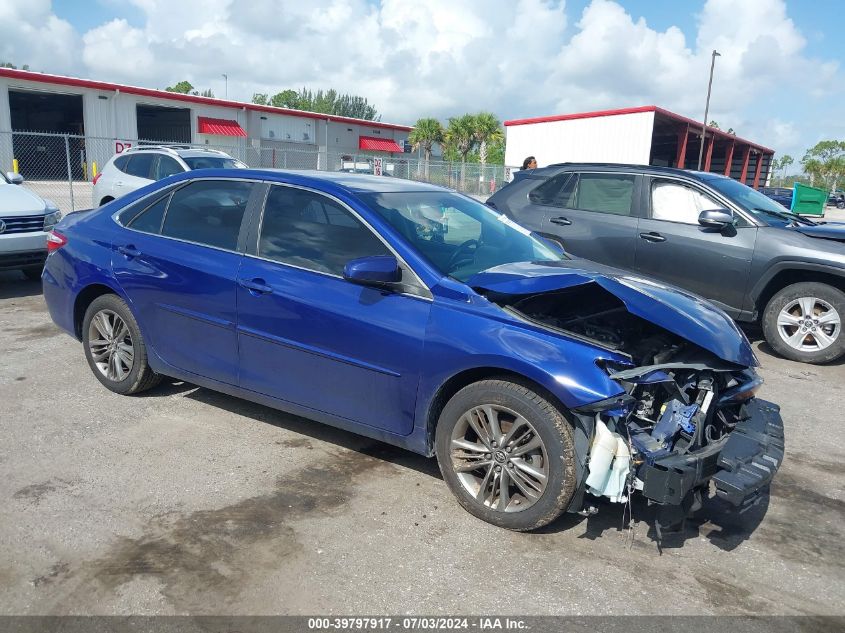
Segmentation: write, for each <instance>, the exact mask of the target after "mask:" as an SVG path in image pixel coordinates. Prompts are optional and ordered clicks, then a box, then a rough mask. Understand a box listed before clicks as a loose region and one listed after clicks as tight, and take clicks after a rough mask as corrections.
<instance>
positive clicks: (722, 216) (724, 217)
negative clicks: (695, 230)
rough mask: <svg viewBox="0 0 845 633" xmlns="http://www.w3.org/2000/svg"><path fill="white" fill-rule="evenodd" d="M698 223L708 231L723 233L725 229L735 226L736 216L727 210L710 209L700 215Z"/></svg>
mask: <svg viewBox="0 0 845 633" xmlns="http://www.w3.org/2000/svg"><path fill="white" fill-rule="evenodd" d="M698 223H699V224H700V225H701V226H704V227H707V228H708V229H718V230H720V231H721V230H722V229H724V228H725V227H728V226H733V223H734V214H733V213H731V212H730V211H728V210H727V209H708V210H706V211H702V212H701V213H700V214H699V216H698Z"/></svg>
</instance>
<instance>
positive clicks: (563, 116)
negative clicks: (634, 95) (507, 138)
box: [505, 106, 657, 127]
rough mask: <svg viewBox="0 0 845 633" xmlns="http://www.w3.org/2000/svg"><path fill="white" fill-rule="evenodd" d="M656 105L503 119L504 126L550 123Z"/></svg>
mask: <svg viewBox="0 0 845 633" xmlns="http://www.w3.org/2000/svg"><path fill="white" fill-rule="evenodd" d="M656 109H657V106H641V107H639V108H621V109H618V110H597V111H595V112H576V113H575V114H554V115H552V116H538V117H534V118H532V119H513V120H511V121H505V126H506V127H510V126H512V125H530V124H531V123H551V122H552V121H571V120H572V119H592V118H596V117H602V116H616V115H617V114H636V113H637V112H654V111H655V110H656Z"/></svg>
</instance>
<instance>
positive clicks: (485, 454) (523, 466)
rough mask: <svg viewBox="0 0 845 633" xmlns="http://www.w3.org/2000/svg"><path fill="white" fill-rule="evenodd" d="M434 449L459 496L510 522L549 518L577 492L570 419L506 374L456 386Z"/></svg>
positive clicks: (515, 525)
mask: <svg viewBox="0 0 845 633" xmlns="http://www.w3.org/2000/svg"><path fill="white" fill-rule="evenodd" d="M491 420H492V423H491ZM435 453H436V454H437V461H438V464H439V465H440V472H441V473H442V474H443V478H444V479H445V481H446V485H448V486H449V489H450V490H451V491H452V493H453V494H454V495H455V497H456V498H457V500H458V503H460V504H461V505H462V506H463V507H464V509H465V510H467V511H468V512H469V513H470V514H473V515H474V516H476V517H478V518H479V519H481V520H483V521H487V522H488V523H492V524H493V525H497V526H499V527H503V528H507V529H509V530H517V531H526V530H533V529H536V528H539V527H542V526H544V525H546V524H548V523H551V522H552V521H554V520H555V519H556V518H557V517H558V516H559V515H560V514H561V512H563V511H564V510H565V509H566V507H567V506H568V504H569V502H570V501H571V499H572V496H573V495H574V493H575V442H574V439H573V433H572V426H571V425H570V423H569V422H568V421H567V420H566V418H564V416H563V415H562V413H561V412H560V411H559V410H558V409H557V408H556V407H555V406H554V405H553V404H551V403H550V402H549V401H548V400H546V399H545V398H543V397H542V396H540V395H538V394H537V393H535V392H534V391H532V390H531V389H529V388H527V387H525V386H523V385H520V384H517V383H514V382H510V381H508V380H484V381H481V382H477V383H473V384H471V385H468V386H467V387H464V388H463V389H461V390H460V391H459V392H458V393H457V394H455V395H454V396H453V397H452V399H451V400H449V402H448V403H447V404H446V406H445V407H444V409H443V412H442V413H441V415H440V420H439V422H438V424H437V430H436V433H435Z"/></svg>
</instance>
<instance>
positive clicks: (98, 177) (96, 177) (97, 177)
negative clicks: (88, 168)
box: [91, 172, 103, 185]
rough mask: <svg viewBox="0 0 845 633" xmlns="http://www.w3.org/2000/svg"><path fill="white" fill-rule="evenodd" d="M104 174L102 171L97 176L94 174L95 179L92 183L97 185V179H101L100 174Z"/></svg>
mask: <svg viewBox="0 0 845 633" xmlns="http://www.w3.org/2000/svg"><path fill="white" fill-rule="evenodd" d="M102 175H103V174H102V172H100V173H99V174H97V175H96V176H94V180H92V181H91V184H92V185H96V184H97V181H98V180H99V179H100V176H102Z"/></svg>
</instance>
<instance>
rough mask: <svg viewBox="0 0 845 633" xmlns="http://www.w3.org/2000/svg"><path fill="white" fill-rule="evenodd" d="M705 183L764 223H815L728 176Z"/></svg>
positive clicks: (782, 224) (778, 224) (784, 224)
mask: <svg viewBox="0 0 845 633" xmlns="http://www.w3.org/2000/svg"><path fill="white" fill-rule="evenodd" d="M707 183H708V184H709V185H710V186H711V187H713V188H714V189H715V190H716V191H718V192H719V193H722V194H724V195H725V197H727V198H729V199H730V200H732V201H733V202H735V203H736V204H738V205H739V206H740V207H742V208H743V209H744V210H746V211H748V212H749V213H751V214H752V215H754V216H755V217H757V218H758V219H760V220H762V221H763V222H765V223H766V224H773V225H775V226H786V225H789V224H796V223H797V224H815V222H812V221H810V220H807V219H806V218H802V217H801V216H800V215H797V214H795V213H793V212H792V211H790V210H789V209H787V208H786V207H785V206H783V205H782V204H779V203H777V202H775V201H774V200H772V199H771V198H770V197H768V196H766V195H764V194H762V193H760V192H759V191H757V190H755V189H752V188H751V187H747V186H746V185H743V184H742V183H741V182H737V181H736V180H731V179H729V178H714V179H712V180H708V181H707Z"/></svg>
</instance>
